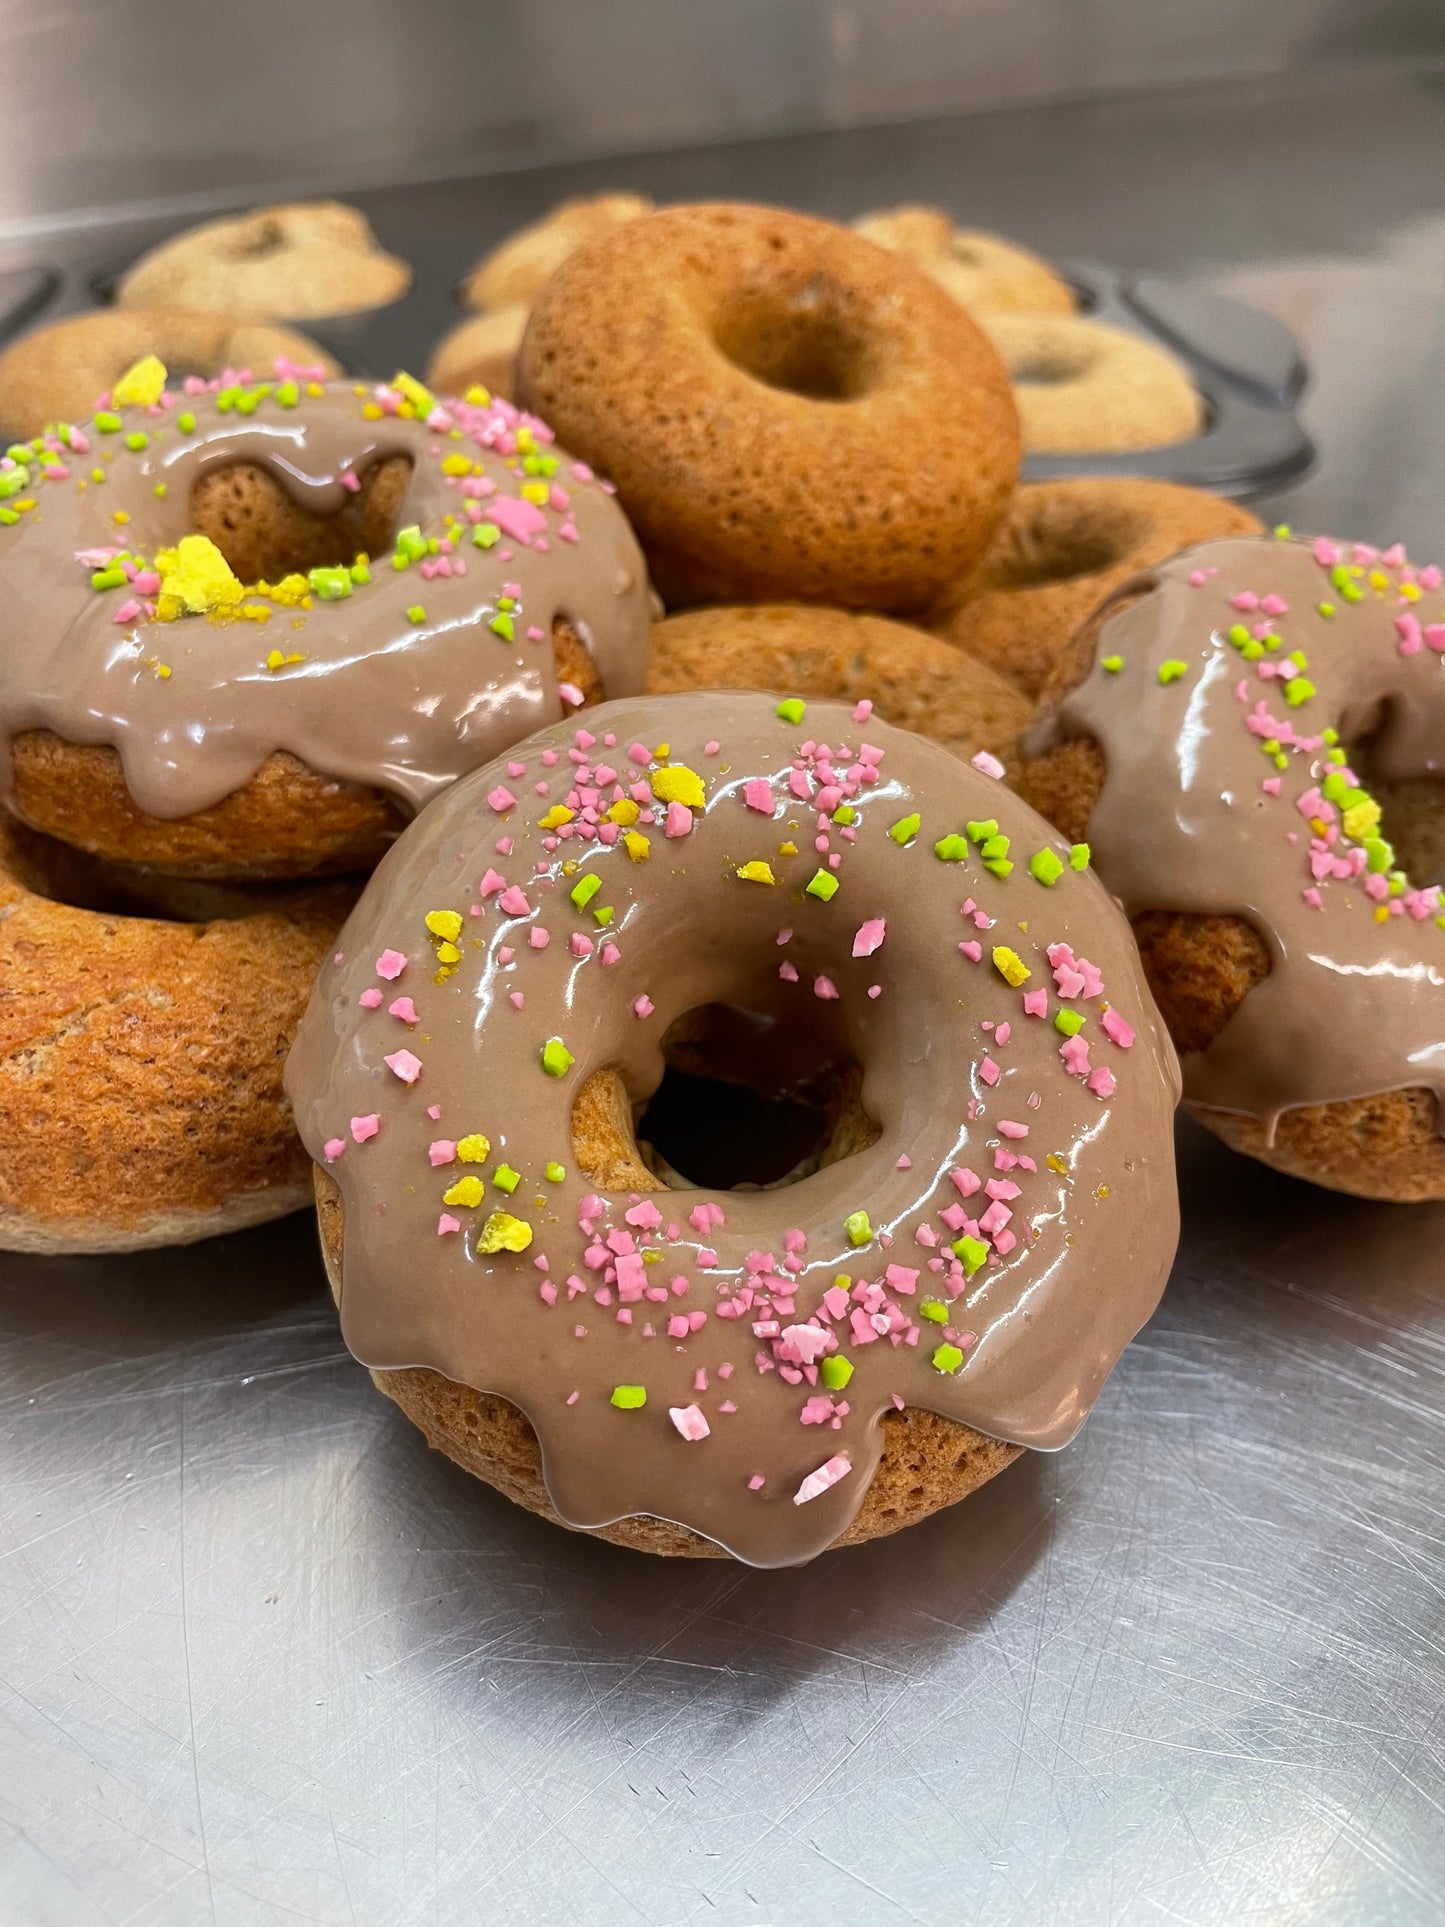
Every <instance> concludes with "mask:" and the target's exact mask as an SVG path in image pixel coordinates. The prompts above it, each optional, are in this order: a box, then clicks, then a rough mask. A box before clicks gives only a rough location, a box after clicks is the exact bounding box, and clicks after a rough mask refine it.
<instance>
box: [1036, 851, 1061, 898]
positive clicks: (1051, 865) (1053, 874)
mask: <svg viewBox="0 0 1445 1927" xmlns="http://www.w3.org/2000/svg"><path fill="white" fill-rule="evenodd" d="M1063 874H1064V866H1063V864H1062V863H1061V862H1060V861H1059V859H1058V858H1057V857H1056V856H1055V855H1054V853H1053V851H1052V850H1036V851H1035V852H1034V854H1033V855H1032V856H1031V857H1030V858H1029V875H1030V876H1032V877H1034V878H1035V879H1036V880H1037V881H1038V882H1039V883H1042V884H1043V885H1044V887H1045V888H1046V889H1049V890H1052V889H1053V887H1054V885H1055V884H1056V883H1057V882H1058V880H1059V878H1060V877H1061V876H1062V875H1063Z"/></svg>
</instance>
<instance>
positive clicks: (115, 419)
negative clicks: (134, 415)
mask: <svg viewBox="0 0 1445 1927" xmlns="http://www.w3.org/2000/svg"><path fill="white" fill-rule="evenodd" d="M95 425H96V427H97V428H98V429H99V430H100V432H101V434H102V435H114V434H117V433H118V432H119V430H120V429H121V428H123V427H124V426H125V424H124V423H123V422H122V421H121V418H120V416H119V415H112V414H111V412H110V410H109V409H108V408H106V409H102V411H101V412H100V414H98V415H97V416H96V418H95Z"/></svg>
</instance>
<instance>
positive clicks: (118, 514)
mask: <svg viewBox="0 0 1445 1927" xmlns="http://www.w3.org/2000/svg"><path fill="white" fill-rule="evenodd" d="M15 506H16V508H18V509H23V508H29V507H30V504H29V503H28V502H17V503H16V504H15ZM110 519H111V521H112V522H118V523H119V524H120V526H121V527H122V528H124V527H125V525H126V523H127V522H128V521H129V520H130V517H129V516H128V515H127V514H126V512H125V510H124V509H112V510H111V512H110Z"/></svg>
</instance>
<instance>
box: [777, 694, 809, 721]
mask: <svg viewBox="0 0 1445 1927" xmlns="http://www.w3.org/2000/svg"><path fill="white" fill-rule="evenodd" d="M807 711H808V705H807V704H806V703H805V702H802V701H800V700H799V698H798V697H797V696H785V697H784V698H783V700H782V701H781V702H780V703H779V704H778V706H777V708H776V710H774V712H773V713H774V715H775V716H777V717H778V719H779V721H780V722H784V723H793V724H797V723H800V722H802V720H803V718H804V716H805V715H806V714H807Z"/></svg>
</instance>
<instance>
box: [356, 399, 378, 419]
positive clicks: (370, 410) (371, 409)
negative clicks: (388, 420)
mask: <svg viewBox="0 0 1445 1927" xmlns="http://www.w3.org/2000/svg"><path fill="white" fill-rule="evenodd" d="M381 414H382V411H381V410H380V409H379V408H378V407H377V405H376V403H375V402H374V401H369V402H367V403H366V405H365V407H364V408H363V409H362V411H361V415H362V420H363V421H369V422H379V421H380V420H381Z"/></svg>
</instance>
